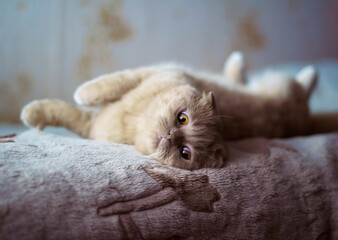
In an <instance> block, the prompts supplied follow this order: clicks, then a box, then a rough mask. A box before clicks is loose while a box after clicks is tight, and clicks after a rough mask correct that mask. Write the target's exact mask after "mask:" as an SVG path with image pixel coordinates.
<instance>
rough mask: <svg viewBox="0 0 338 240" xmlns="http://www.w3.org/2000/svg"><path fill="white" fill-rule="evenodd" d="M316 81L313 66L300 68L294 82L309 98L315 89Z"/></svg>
mask: <svg viewBox="0 0 338 240" xmlns="http://www.w3.org/2000/svg"><path fill="white" fill-rule="evenodd" d="M317 80H318V71H317V70H316V69H315V67H314V66H311V65H310V66H306V67H304V68H302V69H301V70H300V71H299V72H298V74H297V76H296V81H297V82H298V83H300V85H301V86H302V87H303V89H304V91H305V93H306V96H307V97H309V96H310V94H311V92H312V91H313V89H314V88H315V86H316V84H317Z"/></svg>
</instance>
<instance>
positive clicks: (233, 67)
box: [223, 52, 247, 84]
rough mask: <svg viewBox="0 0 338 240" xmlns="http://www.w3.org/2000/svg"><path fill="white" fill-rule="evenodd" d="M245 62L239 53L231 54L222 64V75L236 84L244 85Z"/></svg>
mask: <svg viewBox="0 0 338 240" xmlns="http://www.w3.org/2000/svg"><path fill="white" fill-rule="evenodd" d="M246 68H247V66H246V62H245V59H244V56H243V54H242V53H241V52H232V53H231V54H230V56H229V57H228V59H227V61H226V62H225V63H224V67H223V75H224V76H225V77H226V79H227V80H229V81H232V82H234V83H237V84H245V83H246Z"/></svg>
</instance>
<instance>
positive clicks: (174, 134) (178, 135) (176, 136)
mask: <svg viewBox="0 0 338 240" xmlns="http://www.w3.org/2000/svg"><path fill="white" fill-rule="evenodd" d="M169 135H170V137H171V138H170V139H171V141H172V142H174V141H181V140H182V138H183V134H182V132H180V131H179V130H178V129H171V130H170V132H169Z"/></svg>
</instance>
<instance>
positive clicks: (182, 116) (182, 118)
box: [177, 112, 189, 125]
mask: <svg viewBox="0 0 338 240" xmlns="http://www.w3.org/2000/svg"><path fill="white" fill-rule="evenodd" d="M177 121H178V122H179V123H180V124H181V125H187V124H188V123H189V116H188V114H187V113H186V112H180V113H179V114H178V116H177Z"/></svg>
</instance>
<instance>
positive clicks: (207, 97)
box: [202, 91, 216, 110]
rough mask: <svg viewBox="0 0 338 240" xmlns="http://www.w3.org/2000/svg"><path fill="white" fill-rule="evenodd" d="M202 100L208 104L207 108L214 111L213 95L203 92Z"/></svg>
mask: <svg viewBox="0 0 338 240" xmlns="http://www.w3.org/2000/svg"><path fill="white" fill-rule="evenodd" d="M202 99H203V100H204V101H205V102H206V103H207V104H209V106H211V107H212V109H214V110H215V109H216V103H215V98H214V94H213V93H212V92H209V93H205V92H204V91H203V94H202Z"/></svg>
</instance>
